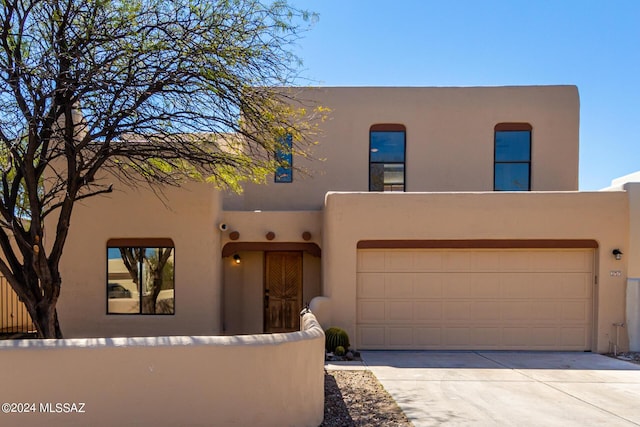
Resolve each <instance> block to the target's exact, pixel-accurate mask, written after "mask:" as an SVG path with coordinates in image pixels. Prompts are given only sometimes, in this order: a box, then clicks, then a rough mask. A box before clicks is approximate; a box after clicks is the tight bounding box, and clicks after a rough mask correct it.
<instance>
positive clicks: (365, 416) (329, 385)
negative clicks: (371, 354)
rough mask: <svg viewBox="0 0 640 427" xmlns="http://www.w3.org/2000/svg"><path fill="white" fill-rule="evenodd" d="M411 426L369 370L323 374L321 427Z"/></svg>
mask: <svg viewBox="0 0 640 427" xmlns="http://www.w3.org/2000/svg"><path fill="white" fill-rule="evenodd" d="M412 425H413V424H411V422H410V421H409V420H408V419H407V417H406V416H405V415H404V413H403V412H402V410H401V409H400V408H399V407H398V405H397V404H396V402H395V401H394V400H393V399H392V398H391V396H390V395H389V393H387V391H386V390H385V389H384V388H383V387H382V385H381V384H380V383H379V382H378V380H377V378H376V377H375V376H374V375H373V374H372V373H371V371H325V375H324V421H323V422H322V424H321V425H320V426H321V427H338V426H339V427H353V426H390V427H396V426H398V427H409V426H412Z"/></svg>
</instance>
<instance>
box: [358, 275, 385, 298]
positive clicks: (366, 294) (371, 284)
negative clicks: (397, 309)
mask: <svg viewBox="0 0 640 427" xmlns="http://www.w3.org/2000/svg"><path fill="white" fill-rule="evenodd" d="M357 282H358V287H357V292H358V295H359V297H360V298H384V296H385V276H384V275H383V274H376V273H360V274H358V279H357Z"/></svg>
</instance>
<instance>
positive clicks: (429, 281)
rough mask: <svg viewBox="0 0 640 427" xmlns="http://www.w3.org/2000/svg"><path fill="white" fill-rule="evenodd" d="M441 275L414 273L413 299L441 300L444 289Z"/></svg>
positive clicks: (442, 275)
mask: <svg viewBox="0 0 640 427" xmlns="http://www.w3.org/2000/svg"><path fill="white" fill-rule="evenodd" d="M445 278H446V274H443V273H415V274H414V275H413V284H414V286H413V296H414V298H441V297H442V295H443V288H444V287H445V284H444V279H445Z"/></svg>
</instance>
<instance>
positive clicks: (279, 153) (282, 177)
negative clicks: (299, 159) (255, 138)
mask: <svg viewBox="0 0 640 427" xmlns="http://www.w3.org/2000/svg"><path fill="white" fill-rule="evenodd" d="M292 143H293V138H292V137H291V134H287V136H286V137H285V138H283V139H282V141H280V143H279V144H278V147H277V148H276V162H277V163H278V167H277V169H276V175H275V182H293V155H292Z"/></svg>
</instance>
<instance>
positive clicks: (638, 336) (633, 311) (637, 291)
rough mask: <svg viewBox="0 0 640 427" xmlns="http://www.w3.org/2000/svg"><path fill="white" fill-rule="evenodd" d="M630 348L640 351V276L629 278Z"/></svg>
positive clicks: (628, 319) (628, 314)
mask: <svg viewBox="0 0 640 427" xmlns="http://www.w3.org/2000/svg"><path fill="white" fill-rule="evenodd" d="M627 331H628V333H629V350H630V351H640V278H629V279H627Z"/></svg>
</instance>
